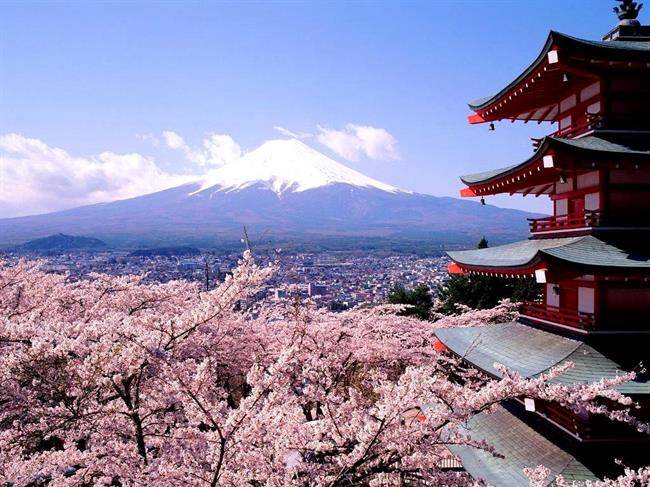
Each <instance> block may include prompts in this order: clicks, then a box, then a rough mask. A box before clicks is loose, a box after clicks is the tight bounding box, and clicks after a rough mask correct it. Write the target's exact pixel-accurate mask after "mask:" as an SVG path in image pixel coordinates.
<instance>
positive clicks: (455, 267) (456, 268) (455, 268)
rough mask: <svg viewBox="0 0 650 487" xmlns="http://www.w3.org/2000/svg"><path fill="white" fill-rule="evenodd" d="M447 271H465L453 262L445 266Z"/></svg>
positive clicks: (456, 272)
mask: <svg viewBox="0 0 650 487" xmlns="http://www.w3.org/2000/svg"><path fill="white" fill-rule="evenodd" d="M447 272H449V274H465V271H464V270H463V269H462V267H461V266H459V265H458V264H456V263H455V262H452V263H451V264H449V265H448V266H447Z"/></svg>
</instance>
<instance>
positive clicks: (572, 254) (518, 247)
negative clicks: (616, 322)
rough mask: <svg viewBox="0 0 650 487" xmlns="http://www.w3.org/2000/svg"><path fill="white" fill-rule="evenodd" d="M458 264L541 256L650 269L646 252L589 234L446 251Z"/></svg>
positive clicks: (512, 262)
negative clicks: (627, 247) (626, 248)
mask: <svg viewBox="0 0 650 487" xmlns="http://www.w3.org/2000/svg"><path fill="white" fill-rule="evenodd" d="M447 254H448V255H449V257H451V258H452V260H454V261H455V262H457V263H459V264H464V265H468V266H476V267H486V268H489V267H512V268H517V267H524V266H528V265H532V264H534V263H535V262H536V261H537V260H539V259H542V258H544V257H545V256H550V257H554V258H556V259H559V260H562V261H565V262H569V263H572V264H577V265H585V266H593V267H605V268H618V269H621V268H624V269H642V270H644V269H650V254H637V253H634V252H629V251H626V250H624V249H621V248H618V247H616V246H614V245H612V244H610V243H607V242H605V241H603V240H601V239H599V238H596V237H594V236H592V235H586V236H582V237H569V238H549V239H537V240H534V239H533V240H523V241H521V242H515V243H512V244H508V245H501V246H498V247H489V248H487V249H475V250H462V251H455V252H447Z"/></svg>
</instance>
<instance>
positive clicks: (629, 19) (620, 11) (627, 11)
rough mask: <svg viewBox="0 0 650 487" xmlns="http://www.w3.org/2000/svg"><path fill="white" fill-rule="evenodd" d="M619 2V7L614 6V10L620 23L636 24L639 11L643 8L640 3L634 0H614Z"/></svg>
mask: <svg viewBox="0 0 650 487" xmlns="http://www.w3.org/2000/svg"><path fill="white" fill-rule="evenodd" d="M614 1H615V2H618V3H620V4H621V5H620V6H619V7H614V12H615V13H616V15H618V19H619V20H620V21H621V24H627V25H638V24H639V21H638V20H637V17H638V16H639V11H640V10H641V9H642V8H643V4H642V3H637V2H634V1H633V0H614Z"/></svg>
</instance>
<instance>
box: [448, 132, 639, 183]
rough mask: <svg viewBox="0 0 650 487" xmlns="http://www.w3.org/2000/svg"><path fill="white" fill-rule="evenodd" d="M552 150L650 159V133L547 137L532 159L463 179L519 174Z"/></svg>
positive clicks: (484, 179) (597, 156) (479, 180)
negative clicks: (565, 137)
mask: <svg viewBox="0 0 650 487" xmlns="http://www.w3.org/2000/svg"><path fill="white" fill-rule="evenodd" d="M549 152H553V153H554V154H573V155H582V156H585V157H589V158H590V161H589V162H591V159H603V158H611V157H612V156H615V157H616V159H617V160H620V159H621V158H623V159H624V158H633V159H634V160H635V161H640V160H643V159H647V160H648V161H650V135H649V134H646V133H629V132H620V133H598V132H595V133H594V134H592V135H588V136H585V137H581V138H577V139H562V138H558V137H545V138H544V139H542V142H541V144H540V146H539V148H538V149H537V150H536V151H535V154H533V156H532V157H530V158H529V159H527V160H525V161H523V162H521V163H519V164H514V165H511V166H507V167H503V168H500V169H493V170H490V171H485V172H481V173H476V174H468V175H466V176H461V178H460V179H461V181H463V183H465V184H467V185H468V186H475V185H480V184H488V183H491V182H494V181H496V180H499V179H502V178H504V177H508V176H510V175H512V174H515V173H517V172H519V171H521V170H523V169H525V168H527V167H529V166H531V165H533V164H536V163H538V162H539V161H540V160H541V159H542V158H543V157H544V155H546V154H548V153H549Z"/></svg>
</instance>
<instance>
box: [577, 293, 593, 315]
mask: <svg viewBox="0 0 650 487" xmlns="http://www.w3.org/2000/svg"><path fill="white" fill-rule="evenodd" d="M595 309H596V293H595V290H594V288H592V287H579V288H578V311H579V312H581V313H591V314H593V313H594V311H595Z"/></svg>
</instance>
